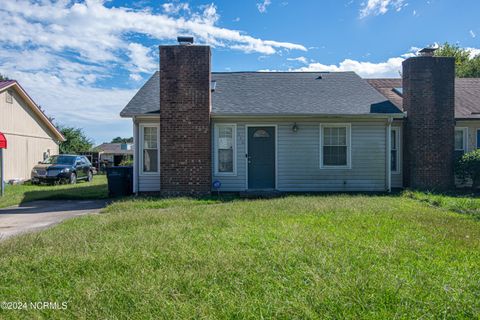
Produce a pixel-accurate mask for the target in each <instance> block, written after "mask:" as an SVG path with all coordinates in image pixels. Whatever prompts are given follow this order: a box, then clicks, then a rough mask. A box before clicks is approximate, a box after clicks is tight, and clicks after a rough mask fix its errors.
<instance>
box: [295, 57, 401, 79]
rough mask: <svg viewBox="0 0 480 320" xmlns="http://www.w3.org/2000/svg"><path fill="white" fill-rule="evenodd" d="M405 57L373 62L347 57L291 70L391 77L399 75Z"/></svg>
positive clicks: (366, 76)
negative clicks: (337, 60) (337, 61)
mask: <svg viewBox="0 0 480 320" xmlns="http://www.w3.org/2000/svg"><path fill="white" fill-rule="evenodd" d="M403 60H405V59H404V58H401V57H398V58H390V59H388V60H387V61H384V62H379V63H373V62H366V61H357V60H352V59H345V60H343V61H342V62H340V63H339V64H338V65H335V64H332V65H325V64H321V63H319V62H315V63H310V64H309V65H308V66H305V67H301V68H298V69H294V70H290V71H302V72H303V71H330V72H341V71H354V72H356V73H358V74H359V75H360V76H361V77H364V78H382V77H386V78H391V77H398V76H399V72H400V70H401V69H402V62H403Z"/></svg>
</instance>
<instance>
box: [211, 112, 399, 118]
mask: <svg viewBox="0 0 480 320" xmlns="http://www.w3.org/2000/svg"><path fill="white" fill-rule="evenodd" d="M210 116H211V117H212V118H216V119H221V118H229V119H232V118H267V117H268V118H275V117H285V118H314V117H321V118H365V119H371V118H374V119H385V118H388V119H403V118H406V116H407V115H406V114H405V113H374V114H299V113H265V114H255V113H246V114H241V113H239V114H231V113H230V114H225V113H212V114H210Z"/></svg>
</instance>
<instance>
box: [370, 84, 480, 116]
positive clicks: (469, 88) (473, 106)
mask: <svg viewBox="0 0 480 320" xmlns="http://www.w3.org/2000/svg"><path fill="white" fill-rule="evenodd" d="M367 81H368V83H370V84H371V85H372V86H373V87H374V88H375V89H377V90H378V91H379V92H380V93H381V94H383V95H384V96H385V97H386V98H387V99H389V100H390V101H391V102H392V103H393V104H395V105H396V106H397V107H398V108H400V109H401V110H403V98H402V96H401V95H399V94H397V93H396V92H395V91H394V90H393V89H394V88H399V87H402V79H368V80H367ZM455 118H456V119H480V78H457V79H455Z"/></svg>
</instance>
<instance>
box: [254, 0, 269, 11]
mask: <svg viewBox="0 0 480 320" xmlns="http://www.w3.org/2000/svg"><path fill="white" fill-rule="evenodd" d="M271 4H272V1H271V0H263V2H260V3H257V9H258V11H260V13H265V12H267V8H268V6H269V5H271Z"/></svg>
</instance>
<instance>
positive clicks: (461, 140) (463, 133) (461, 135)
mask: <svg viewBox="0 0 480 320" xmlns="http://www.w3.org/2000/svg"><path fill="white" fill-rule="evenodd" d="M466 151H467V128H455V152H454V154H455V159H459V158H461V157H462V156H463V154H464V153H465V152H466Z"/></svg>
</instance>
